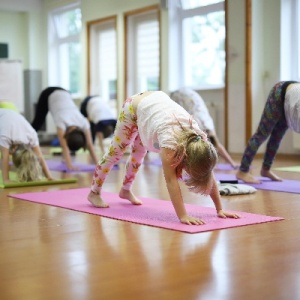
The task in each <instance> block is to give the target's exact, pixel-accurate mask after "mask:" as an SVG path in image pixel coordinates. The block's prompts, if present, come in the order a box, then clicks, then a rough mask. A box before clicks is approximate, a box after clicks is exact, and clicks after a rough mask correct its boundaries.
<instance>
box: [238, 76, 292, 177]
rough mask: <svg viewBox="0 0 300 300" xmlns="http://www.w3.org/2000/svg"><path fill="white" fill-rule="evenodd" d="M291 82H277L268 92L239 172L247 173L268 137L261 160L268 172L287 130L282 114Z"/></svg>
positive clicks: (283, 114)
mask: <svg viewBox="0 0 300 300" xmlns="http://www.w3.org/2000/svg"><path fill="white" fill-rule="evenodd" d="M291 83H293V82H292V81H281V82H278V83H277V84H276V85H275V86H274V87H273V88H272V89H271V91H270V93H269V97H268V99H267V102H266V105H265V108H264V111H263V114H262V116H261V119H260V122H259V125H258V128H257V130H256V132H255V133H254V135H253V136H252V137H251V138H250V140H249V141H248V144H247V147H246V149H245V152H244V154H243V157H242V161H241V165H240V170H241V171H242V172H248V171H249V168H250V165H251V163H252V161H253V159H254V156H255V154H256V152H257V150H258V148H259V147H260V145H261V144H262V143H263V142H265V141H266V140H267V138H268V137H269V140H268V143H267V148H266V152H265V154H264V159H263V169H265V170H270V168H271V166H272V163H273V161H274V158H275V156H276V153H277V150H278V148H279V146H280V143H281V140H282V138H283V136H284V134H285V132H286V131H287V129H288V126H287V123H286V119H285V113H284V97H285V92H286V89H287V87H288V85H289V84H291Z"/></svg>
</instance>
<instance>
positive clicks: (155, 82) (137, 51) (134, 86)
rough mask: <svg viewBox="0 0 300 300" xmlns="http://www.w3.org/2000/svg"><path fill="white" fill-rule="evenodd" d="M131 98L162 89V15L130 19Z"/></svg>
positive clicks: (129, 82)
mask: <svg viewBox="0 0 300 300" xmlns="http://www.w3.org/2000/svg"><path fill="white" fill-rule="evenodd" d="M126 36H127V40H126V47H127V58H126V59H127V70H126V72H127V82H126V88H127V96H128V95H133V94H136V93H139V92H141V91H146V90H159V89H160V45H159V43H160V40H159V20H158V12H157V11H156V10H155V11H153V10H151V11H148V12H144V13H141V14H136V15H135V14H134V15H129V16H127V35H126Z"/></svg>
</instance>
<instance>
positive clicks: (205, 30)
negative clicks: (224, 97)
mask: <svg viewBox="0 0 300 300" xmlns="http://www.w3.org/2000/svg"><path fill="white" fill-rule="evenodd" d="M169 21H170V23H169V24H170V25H169V36H170V37H169V44H170V53H169V65H170V70H169V88H170V89H171V90H174V89H176V88H179V87H181V86H190V87H192V88H194V89H196V90H200V89H206V88H217V87H223V86H224V84H225V66H226V61H225V59H226V57H225V56H226V55H225V35H226V28H225V9H224V1H223V0H219V1H216V0H182V1H181V7H180V6H178V5H175V4H174V5H170V8H169Z"/></svg>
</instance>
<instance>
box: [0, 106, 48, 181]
mask: <svg viewBox="0 0 300 300" xmlns="http://www.w3.org/2000/svg"><path fill="white" fill-rule="evenodd" d="M0 149H1V160H2V177H3V182H4V183H8V182H10V181H11V180H10V178H9V156H10V155H11V156H12V162H13V164H14V166H15V167H16V173H17V177H18V180H19V181H21V182H27V181H38V180H41V179H42V174H43V173H44V176H45V177H46V178H47V179H48V180H53V178H52V176H51V174H50V172H49V169H48V166H47V164H46V162H45V159H44V157H43V154H42V152H41V149H40V146H39V140H38V136H37V133H36V132H35V130H34V129H33V128H32V127H31V125H30V123H29V122H28V121H27V120H26V119H25V118H24V117H23V116H22V115H21V114H20V113H18V112H16V111H14V110H12V109H6V108H0Z"/></svg>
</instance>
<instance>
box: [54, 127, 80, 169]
mask: <svg viewBox="0 0 300 300" xmlns="http://www.w3.org/2000/svg"><path fill="white" fill-rule="evenodd" d="M64 134H65V132H64V131H63V130H62V129H61V128H57V137H58V139H59V143H60V146H61V148H62V155H63V158H64V159H65V163H66V165H67V168H68V169H69V170H76V169H77V168H76V167H74V166H73V164H72V159H71V155H70V149H69V147H68V144H67V141H66V139H65V138H64Z"/></svg>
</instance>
